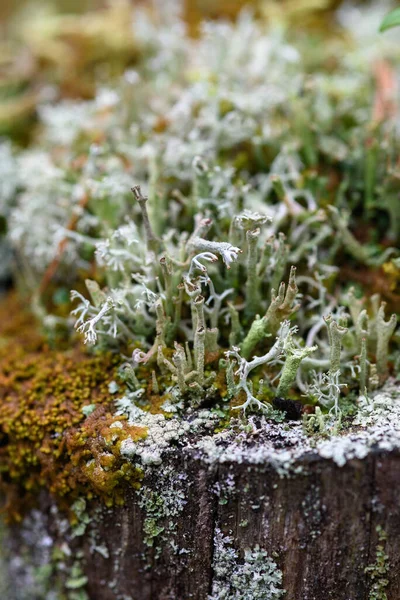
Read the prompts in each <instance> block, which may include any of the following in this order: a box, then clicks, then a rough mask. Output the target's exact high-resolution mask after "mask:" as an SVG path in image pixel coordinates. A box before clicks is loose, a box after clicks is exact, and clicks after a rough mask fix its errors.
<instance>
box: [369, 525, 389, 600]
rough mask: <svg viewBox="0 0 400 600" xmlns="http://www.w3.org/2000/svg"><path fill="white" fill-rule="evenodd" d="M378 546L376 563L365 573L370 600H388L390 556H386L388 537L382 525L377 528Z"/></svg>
mask: <svg viewBox="0 0 400 600" xmlns="http://www.w3.org/2000/svg"><path fill="white" fill-rule="evenodd" d="M376 533H377V534H378V544H377V546H376V556H375V562H374V563H373V564H371V565H368V566H367V567H366V568H365V573H366V575H367V577H368V579H369V582H370V588H369V595H368V600H387V598H388V597H387V595H386V592H385V590H386V588H387V586H388V585H389V580H388V574H389V568H390V563H389V556H388V555H387V554H386V551H385V545H386V539H387V535H386V532H385V531H384V530H383V529H382V527H381V526H380V525H378V526H377V527H376Z"/></svg>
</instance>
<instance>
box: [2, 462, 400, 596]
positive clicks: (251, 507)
mask: <svg viewBox="0 0 400 600" xmlns="http://www.w3.org/2000/svg"><path fill="white" fill-rule="evenodd" d="M297 466H298V469H297V470H298V473H296V474H293V475H291V476H280V475H279V473H277V472H276V470H275V469H274V468H273V467H272V466H269V465H250V464H244V463H242V464H238V463H231V464H230V463H224V464H219V465H218V464H211V465H210V464H207V463H206V462H204V461H203V460H201V458H199V457H198V456H197V457H196V456H193V455H191V454H190V453H186V454H185V453H183V454H182V453H180V455H177V454H175V455H174V454H173V455H171V456H170V457H169V458H167V459H166V461H165V464H164V463H163V466H162V467H161V466H160V472H159V473H160V474H159V475H158V473H157V470H153V471H152V472H151V473H150V474H149V475H148V476H147V477H146V478H145V480H144V484H143V488H142V490H140V491H139V492H135V491H131V492H129V496H128V498H127V502H126V504H125V505H124V506H123V507H121V508H111V509H106V508H104V507H97V509H96V510H95V512H94V513H92V519H91V521H90V523H89V524H88V525H87V527H86V530H85V532H84V534H83V535H80V536H76V537H71V536H70V534H63V533H60V527H58V526H55V524H54V523H55V521H57V520H59V519H61V516H60V515H59V514H57V512H56V511H55V509H54V507H53V508H51V504H49V503H48V500H46V499H43V507H42V508H43V510H42V512H43V513H46V514H44V515H43V528H44V529H43V532H47V535H48V536H49V537H50V538H51V539H52V543H53V545H55V546H57V545H58V546H59V545H60V544H62V543H63V542H65V541H66V540H67V542H68V544H69V545H70V547H71V548H72V551H73V554H74V555H76V553H78V554H79V550H81V551H83V552H82V557H81V565H82V570H83V572H84V574H85V575H86V576H87V578H88V581H87V585H86V587H85V589H86V592H87V594H88V597H89V598H90V599H91V600H119V599H121V600H125V599H132V600H189V599H193V600H207V599H208V598H209V597H210V596H211V597H213V598H214V597H216V598H219V596H216V595H215V594H216V589H217V591H218V588H219V586H217V588H216V587H215V585H214V590H213V577H215V576H216V575H215V569H213V561H214V560H215V544H214V538H215V534H216V531H217V530H218V531H219V530H220V531H221V532H222V534H224V535H226V536H228V535H229V536H231V538H232V547H233V548H234V549H235V550H236V551H237V555H238V557H239V558H238V560H239V562H240V561H241V560H244V559H243V557H244V552H245V550H246V549H253V548H255V547H257V546H259V547H260V548H262V549H264V550H265V551H266V552H268V554H269V555H270V556H273V557H274V560H275V562H276V564H277V567H278V568H279V569H280V570H281V571H282V573H283V582H282V588H283V589H285V590H286V593H285V595H284V596H283V597H284V598H287V599H289V600H300V599H301V600H328V599H331V600H369V599H370V598H374V599H375V598H377V599H378V600H379V599H382V600H384V598H386V597H387V599H388V600H398V599H399V598H400V509H399V497H400V453H399V452H390V453H384V452H379V453H378V452H375V453H374V452H371V453H370V454H369V455H368V456H367V457H366V458H364V459H362V460H358V459H355V460H351V461H349V462H347V463H346V464H345V465H344V466H343V467H339V466H337V465H336V464H335V463H334V462H333V461H331V460H324V459H322V458H321V457H319V456H317V455H315V456H310V455H308V456H307V457H305V458H304V460H302V461H300V462H299V464H298V465H297ZM165 470H167V471H165ZM163 471H164V475H162V472H163ZM165 472H167V476H165ZM168 486H169V487H168ZM160 498H161V500H160ZM37 515H38V512H37V513H36V520H38V518H37ZM31 518H32V517H31ZM380 531H381V532H382V531H383V532H384V533H385V534H386V536H387V539H386V541H383V542H382V540H380V539H379V535H380V534H379V532H380ZM43 532H42V533H41V534H39V536H42V535H43ZM7 536H8V537H7V540H8V542H7V547H8V549H9V550H11V555H13V556H14V563H15V557H16V556H18V554H20V555H21V552H22V550H23V553H22V554H23V555H26V553H27V547H29V544H30V543H31V544H34V545H35V546H36V551H37V542H36V543H35V542H33V538H32V539H31V541H29V539H30V538H29V536H27V535H26V534H24V532H23V527H19V528H14V529H12V530H10V531H9V532H8V534H7ZM68 536H69V537H68ZM67 538H68V539H67ZM3 545H4V543H3ZM379 545H381V547H383V555H385V556H386V555H387V558H385V559H384V565H385V569H386V568H387V567H388V568H387V573H386V571H385V569H384V571H383V572H382V571H381V572H380V574H379V572H378V571H379V570H378V567H377V571H376V572H377V573H378V574H376V575H375V570H374V568H373V567H374V565H377V564H378V563H377V560H378V558H377V550H378V549H379ZM21 549H22V550H21ZM99 549H101V551H99ZM31 550H32V549H31ZM381 554H382V553H381ZM11 558H12V557H11ZM214 566H215V565H214ZM367 567H370V568H369V569H367V571H366V568H367ZM18 568H19V571H18V573H17V572H16V571H15V565H14V566H13V561H12V560H11V561H10V562H9V563H8V570H9V575H11V578H12V579H13V581H14V586H13V590H12V591H10V592H9V593H10V594H11V595H10V599H12V600H13V599H14V598H18V600H19V599H20V598H26V597H29V596H24V595H23V594H22V592H20V593H19V595H18V586H19V585H20V584H21V586H24V585H27V584H26V578H25V579H24V577H23V574H22V571H21V565H20V564H19V567H18ZM227 578H228V579H229V576H227ZM386 579H387V581H388V583H386V582H385V580H386ZM19 581H20V584H19ZM228 583H229V582H228ZM374 584H375V585H378V592H379V594H381V595H371V593H372V589H373V585H374ZM21 589H22V588H21ZM375 589H376V588H375ZM235 593H236V595H233V592H231V595H230V596H229V595H228V596H227V598H234V599H235V600H236V599H241V598H244V599H247V598H248V597H249V596H246V590H245V589H243V590H236V591H235ZM12 594H14V595H12ZM268 594H269V592H268V590H266V591H265V595H262V594H261V595H260V596H259V597H260V598H265V599H266V600H269V599H270V598H271V599H272V600H274V598H275V596H273V595H268ZM384 594H386V596H385V595H384ZM32 597H35V596H32ZM221 597H222V596H221ZM257 597H258V596H257ZM5 598H7V596H5ZM37 598H38V600H39V598H40V596H37ZM7 600H8V598H7Z"/></svg>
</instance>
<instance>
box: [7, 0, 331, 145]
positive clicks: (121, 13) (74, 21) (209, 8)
mask: <svg viewBox="0 0 400 600" xmlns="http://www.w3.org/2000/svg"><path fill="white" fill-rule="evenodd" d="M178 4H179V5H181V8H180V10H181V12H182V17H183V19H184V21H185V22H186V25H187V28H188V30H189V32H190V34H191V35H193V36H196V35H197V33H198V30H199V23H200V22H201V21H202V20H203V19H217V18H226V19H234V18H235V17H236V16H237V14H238V13H239V11H240V10H242V9H243V7H244V6H249V7H251V9H252V10H253V11H254V12H256V14H257V15H258V16H259V18H260V19H265V20H272V19H273V20H275V21H276V20H279V19H282V20H284V21H285V26H286V27H290V26H291V24H295V25H296V28H297V30H298V29H299V27H300V28H301V29H303V30H305V31H307V30H309V31H312V32H313V33H314V34H316V35H318V32H320V34H321V35H323V36H324V37H326V36H328V35H332V33H333V32H334V31H335V26H334V24H333V23H334V21H333V19H332V14H333V11H334V10H335V9H337V7H338V6H339V5H340V1H339V0H277V1H273V0H250V1H249V0H247V1H246V0H183V2H182V3H179V2H176V1H175V0H164V1H163V2H154V1H150V0H136V1H133V0H131V1H129V0H109V1H108V2H107V1H106V0H53V1H52V2H48V3H46V2H38V1H37V2H35V1H34V0H29V1H27V0H2V1H1V2H0V31H1V38H0V39H1V41H0V136H8V137H11V138H13V139H14V141H17V142H19V143H21V144H26V143H27V141H29V137H30V133H31V126H32V125H33V124H34V122H35V110H36V106H37V103H38V102H39V101H43V100H46V99H50V100H56V99H59V98H63V97H68V98H91V97H92V96H93V94H94V92H95V82H99V81H100V82H101V81H104V80H109V79H110V78H112V77H113V76H118V75H120V74H121V73H122V72H123V71H124V70H125V69H126V68H128V67H129V66H130V65H132V64H135V61H136V60H137V58H138V54H140V48H139V47H138V45H137V44H136V43H135V36H134V20H135V11H136V10H137V11H139V10H141V11H143V10H146V11H149V12H151V13H153V17H154V19H155V20H157V18H158V14H157V12H158V11H160V10H162V12H164V13H167V12H168V11H174V10H177V6H178ZM132 23H133V27H132Z"/></svg>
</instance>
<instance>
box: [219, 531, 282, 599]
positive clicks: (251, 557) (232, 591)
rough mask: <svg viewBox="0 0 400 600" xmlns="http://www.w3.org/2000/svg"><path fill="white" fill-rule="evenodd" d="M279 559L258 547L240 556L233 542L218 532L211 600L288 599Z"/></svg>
mask: <svg viewBox="0 0 400 600" xmlns="http://www.w3.org/2000/svg"><path fill="white" fill-rule="evenodd" d="M274 558H275V559H276V558H277V556H274V557H271V556H269V554H268V553H267V552H266V551H265V550H263V549H262V548H260V547H259V546H255V547H254V548H246V549H245V550H244V552H243V553H240V552H239V551H238V550H236V549H235V548H234V546H233V538H232V537H230V536H224V535H223V533H222V532H221V530H220V529H218V528H216V530H215V535H214V559H213V583H212V592H211V595H209V596H208V598H209V600H278V599H279V598H282V597H283V595H284V593H285V592H284V590H283V589H282V572H281V571H280V570H279V567H278V566H277V563H276V561H275V560H274Z"/></svg>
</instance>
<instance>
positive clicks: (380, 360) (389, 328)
mask: <svg viewBox="0 0 400 600" xmlns="http://www.w3.org/2000/svg"><path fill="white" fill-rule="evenodd" d="M385 306H386V304H385V302H382V304H381V307H380V309H379V311H378V314H377V317H376V335H377V344H376V369H377V372H378V377H379V382H380V383H381V384H382V383H383V382H384V381H385V379H386V378H387V376H388V354H389V340H390V338H391V337H392V335H393V333H394V330H395V329H396V324H397V317H396V315H395V314H392V316H391V317H390V319H389V320H388V321H385Z"/></svg>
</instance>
